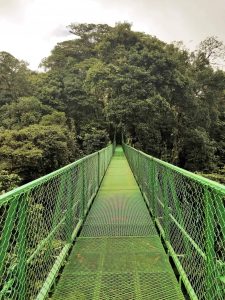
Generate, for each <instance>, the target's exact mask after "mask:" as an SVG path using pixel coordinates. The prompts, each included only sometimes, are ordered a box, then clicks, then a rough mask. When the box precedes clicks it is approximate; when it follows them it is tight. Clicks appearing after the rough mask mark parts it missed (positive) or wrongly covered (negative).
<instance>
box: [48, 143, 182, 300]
mask: <svg viewBox="0 0 225 300" xmlns="http://www.w3.org/2000/svg"><path fill="white" fill-rule="evenodd" d="M52 299H54V300H62V299H64V300H75V299H77V300H134V299H141V300H145V299H152V300H170V299H171V300H179V299H182V300H183V299H184V297H183V295H182V292H181V290H180V287H179V285H178V283H177V280H176V277H175V275H174V273H173V270H172V268H171V266H170V263H169V260H168V257H167V255H166V253H165V251H164V248H163V246H162V244H161V241H160V238H159V237H158V235H157V232H156V230H155V227H154V224H153V223H152V220H151V218H150V215H149V213H148V210H147V207H146V205H145V202H144V200H143V198H142V195H141V192H140V190H139V188H138V185H137V183H136V181H135V179H134V176H133V174H132V172H131V170H130V167H129V165H128V162H127V160H126V158H125V156H124V153H123V150H122V148H121V147H117V148H116V151H115V154H114V156H113V158H112V161H111V163H110V165H109V168H108V170H107V172H106V175H105V177H104V179H103V182H102V184H101V187H100V190H99V192H98V194H97V197H96V199H95V201H94V203H93V205H92V207H91V210H90V212H89V214H88V216H87V219H86V221H85V223H84V226H83V228H82V231H81V233H80V236H79V237H78V238H77V241H76V243H75V246H74V248H73V250H72V252H71V255H70V257H69V260H68V263H67V265H66V266H65V269H64V271H63V274H62V276H61V278H60V280H59V282H58V284H57V287H56V290H55V293H54V295H53V297H52Z"/></svg>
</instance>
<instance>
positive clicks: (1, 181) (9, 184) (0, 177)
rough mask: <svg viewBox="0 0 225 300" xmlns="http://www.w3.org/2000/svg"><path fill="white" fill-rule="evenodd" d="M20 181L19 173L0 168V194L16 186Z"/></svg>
mask: <svg viewBox="0 0 225 300" xmlns="http://www.w3.org/2000/svg"><path fill="white" fill-rule="evenodd" d="M20 182H21V178H20V177H19V175H17V174H15V173H10V172H9V171H7V170H0V194H1V193H5V192H8V191H9V190H12V189H14V188H16V187H17V186H19V184H20Z"/></svg>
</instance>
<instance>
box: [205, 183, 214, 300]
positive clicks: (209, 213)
mask: <svg viewBox="0 0 225 300" xmlns="http://www.w3.org/2000/svg"><path fill="white" fill-rule="evenodd" d="M204 206H205V246H206V299H207V300H211V299H213V298H214V292H213V289H215V282H214V278H215V261H214V258H215V248H214V240H215V232H214V225H215V224H214V223H215V221H214V212H213V199H212V197H210V193H209V191H208V189H207V188H205V189H204Z"/></svg>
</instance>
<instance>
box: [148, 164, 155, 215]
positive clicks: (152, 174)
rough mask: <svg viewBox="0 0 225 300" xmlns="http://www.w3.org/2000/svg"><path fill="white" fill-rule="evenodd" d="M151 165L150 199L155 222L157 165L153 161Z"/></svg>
mask: <svg viewBox="0 0 225 300" xmlns="http://www.w3.org/2000/svg"><path fill="white" fill-rule="evenodd" d="M150 162H151V165H150V188H151V190H150V195H151V198H150V199H149V201H151V205H150V207H151V210H152V214H153V217H154V220H155V218H156V194H155V164H154V161H153V159H151V160H150Z"/></svg>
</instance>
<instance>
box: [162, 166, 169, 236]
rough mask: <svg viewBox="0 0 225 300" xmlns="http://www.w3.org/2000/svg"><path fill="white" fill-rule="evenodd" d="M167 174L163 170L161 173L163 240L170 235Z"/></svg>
mask: <svg viewBox="0 0 225 300" xmlns="http://www.w3.org/2000/svg"><path fill="white" fill-rule="evenodd" d="M168 192H169V191H168V174H167V170H166V169H165V170H164V174H163V204H164V222H165V240H166V241H169V240H170V238H169V235H170V217H169V213H170V211H169V193H168Z"/></svg>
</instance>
